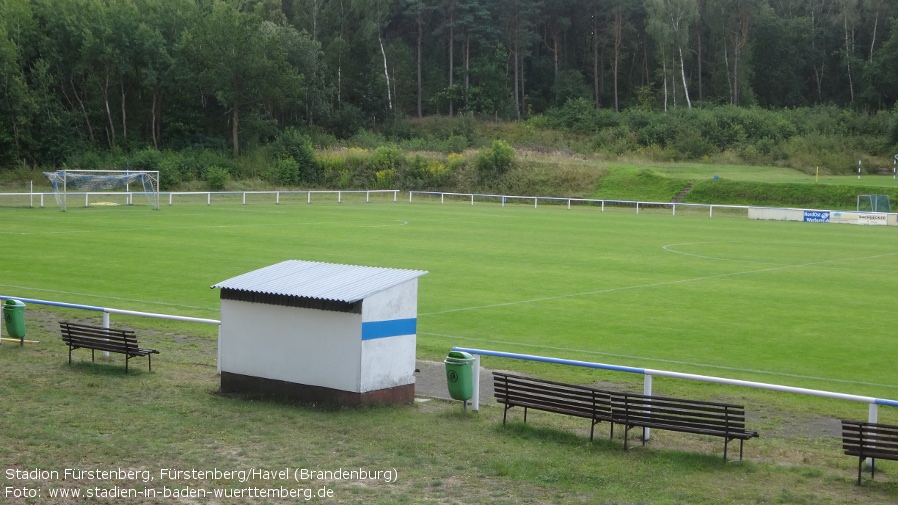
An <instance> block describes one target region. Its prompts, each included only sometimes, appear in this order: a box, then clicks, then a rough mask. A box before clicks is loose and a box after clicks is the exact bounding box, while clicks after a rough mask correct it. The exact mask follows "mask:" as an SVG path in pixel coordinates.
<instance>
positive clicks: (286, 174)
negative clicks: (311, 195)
mask: <svg viewBox="0 0 898 505" xmlns="http://www.w3.org/2000/svg"><path fill="white" fill-rule="evenodd" d="M271 151H272V154H273V156H274V159H275V167H274V173H273V176H272V182H274V183H275V184H280V185H283V186H296V185H299V184H307V185H315V184H317V183H318V182H320V180H321V168H320V167H319V166H318V162H316V161H315V150H314V149H313V147H312V140H311V139H310V138H309V137H308V136H306V135H304V134H302V133H301V132H300V131H299V130H297V129H295V128H287V129H286V130H284V131H283V132H281V134H280V135H278V136H277V138H276V139H275V140H274V142H273V143H272V149H271Z"/></svg>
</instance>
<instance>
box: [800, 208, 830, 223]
mask: <svg viewBox="0 0 898 505" xmlns="http://www.w3.org/2000/svg"><path fill="white" fill-rule="evenodd" d="M804 222H806V223H828V222H829V211H828V210H806V211H804Z"/></svg>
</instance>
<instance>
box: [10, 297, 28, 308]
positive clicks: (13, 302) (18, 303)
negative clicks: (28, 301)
mask: <svg viewBox="0 0 898 505" xmlns="http://www.w3.org/2000/svg"><path fill="white" fill-rule="evenodd" d="M6 305H9V306H15V307H24V306H25V303H24V302H22V301H21V300H13V299H9V300H6Z"/></svg>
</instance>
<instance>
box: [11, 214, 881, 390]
mask: <svg viewBox="0 0 898 505" xmlns="http://www.w3.org/2000/svg"><path fill="white" fill-rule="evenodd" d="M0 216H2V222H3V226H2V228H0V235H2V237H3V242H2V243H3V244H5V246H6V247H5V248H4V252H3V256H2V258H3V260H2V263H0V264H2V276H0V294H3V295H5V296H18V297H25V298H37V299H44V300H54V301H59V302H67V303H75V304H86V305H94V306H101V307H111V308H116V309H127V310H136V311H144V312H157V313H165V314H175V315H183V316H193V317H200V318H212V319H217V318H218V317H219V314H218V307H219V302H218V294H219V293H218V291H217V290H212V289H210V286H211V285H213V284H215V283H217V282H219V281H222V280H225V279H228V278H230V277H233V276H236V275H239V274H242V273H245V272H248V271H250V270H254V269H257V268H261V267H264V266H267V265H270V264H273V263H277V262H280V261H283V260H287V259H300V260H308V261H322V262H333V263H344V264H354V265H365V266H380V267H391V268H403V269H420V270H427V271H428V272H429V273H428V274H427V275H425V276H424V277H422V278H421V279H420V281H419V301H418V314H419V317H418V356H419V358H426V359H442V357H443V356H445V354H446V352H447V351H448V350H449V349H450V348H451V347H452V346H464V347H476V348H483V349H491V350H498V351H507V352H518V353H526V354H537V355H544V356H552V357H559V358H567V359H575V360H584V361H597V362H602V363H610V364H615V365H626V366H634V367H646V368H655V369H663V370H672V371H677V372H685V373H697V374H703V375H713V376H720V377H727V378H732V379H744V380H752V381H760V382H769V383H776V384H783V385H789V386H797V387H806V388H813V389H823V390H828V391H836V392H842V393H849V394H857V395H869V396H875V397H880V398H889V399H896V398H898V367H896V366H895V363H896V362H898V352H896V351H898V346H896V344H895V327H894V325H895V317H894V315H893V314H894V313H895V312H896V305H898V304H896V303H895V300H893V299H892V297H893V296H895V295H896V293H898V275H896V273H895V265H896V263H898V235H896V234H898V230H896V229H894V228H891V227H876V226H850V225H828V224H811V223H794V222H772V221H752V220H748V219H746V218H744V217H738V218H737V217H717V215H716V214H715V217H713V218H709V217H707V216H698V215H687V216H681V215H678V216H672V215H669V214H668V213H661V212H643V213H640V214H636V213H635V212H633V210H632V209H630V210H620V209H616V210H607V211H604V212H603V211H601V210H600V209H599V208H596V207H575V208H573V209H571V210H568V209H567V208H566V207H565V206H563V205H558V206H551V205H546V206H540V207H539V208H534V206H533V205H526V204H519V205H506V206H501V205H499V204H498V203H477V204H476V205H470V204H466V203H460V202H454V203H447V204H445V205H441V204H440V203H439V202H438V201H423V200H418V201H415V202H414V203H409V202H408V200H405V201H403V200H402V198H401V197H400V200H399V201H398V202H393V201H391V200H387V199H383V200H378V201H374V202H372V203H365V202H363V201H353V200H352V199H348V200H344V202H343V203H336V202H330V203H328V202H323V203H313V204H311V205H309V204H306V203H305V202H304V201H303V202H302V203H299V202H294V203H287V204H281V205H274V204H273V202H268V203H262V202H254V203H252V204H250V205H241V204H240V203H238V202H227V203H224V204H213V205H205V202H194V203H186V204H176V205H174V206H165V205H163V207H162V210H160V211H153V210H150V209H149V208H148V207H147V206H145V205H144V206H134V207H126V206H117V207H90V208H70V210H69V211H68V212H61V211H59V210H58V209H56V208H51V207H48V208H43V209H28V208H2V209H0ZM82 316H83V317H91V315H89V314H86V313H85V314H83V315H82ZM26 317H27V316H26ZM135 324H137V323H135ZM148 324H149V323H148ZM152 324H156V325H158V324H167V323H159V322H153V323H152ZM172 324H175V323H172ZM199 326H200V325H196V327H195V330H196V332H197V333H198V334H208V335H210V336H211V335H212V330H211V329H210V328H208V327H199ZM504 365H505V366H507V363H506V364H504Z"/></svg>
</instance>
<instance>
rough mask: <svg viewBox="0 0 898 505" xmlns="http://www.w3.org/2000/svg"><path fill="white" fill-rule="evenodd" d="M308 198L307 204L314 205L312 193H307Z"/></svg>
mask: <svg viewBox="0 0 898 505" xmlns="http://www.w3.org/2000/svg"><path fill="white" fill-rule="evenodd" d="M306 197H307V199H306V203H312V192H311V191H307V192H306Z"/></svg>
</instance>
